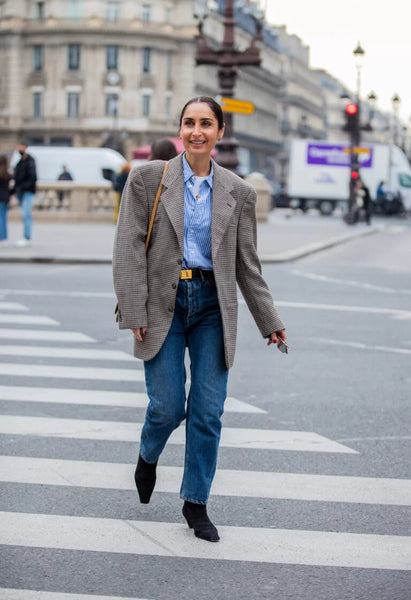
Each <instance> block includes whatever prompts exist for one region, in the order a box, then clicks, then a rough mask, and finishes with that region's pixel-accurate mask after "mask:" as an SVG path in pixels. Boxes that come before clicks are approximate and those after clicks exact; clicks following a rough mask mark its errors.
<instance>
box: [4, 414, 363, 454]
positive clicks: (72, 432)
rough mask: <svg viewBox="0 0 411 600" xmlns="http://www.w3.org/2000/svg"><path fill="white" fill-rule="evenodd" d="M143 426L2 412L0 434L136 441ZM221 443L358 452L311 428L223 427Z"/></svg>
mask: <svg viewBox="0 0 411 600" xmlns="http://www.w3.org/2000/svg"><path fill="white" fill-rule="evenodd" d="M142 425H143V424H142V423H129V422H122V421H112V422H111V421H88V420H86V419H53V418H47V417H20V416H12V415H4V416H3V417H2V419H1V422H0V434H9V435H35V436H40V437H64V438H70V439H77V440H78V439H83V440H106V441H117V442H135V441H136V439H137V438H138V437H139V435H140V433H141V428H142ZM168 443H169V444H184V443H185V429H184V427H179V428H178V429H176V430H175V431H174V432H173V433H172V435H171V437H170V438H169V440H168ZM220 446H221V447H225V448H248V449H259V450H292V451H299V452H338V453H346V454H357V452H356V450H353V449H351V448H349V447H348V446H344V445H343V444H339V443H338V442H334V441H333V440H330V439H328V438H326V437H323V436H321V435H319V434H317V433H314V432H312V431H289V430H273V429H243V428H236V427H224V428H223V430H222V434H221V442H220Z"/></svg>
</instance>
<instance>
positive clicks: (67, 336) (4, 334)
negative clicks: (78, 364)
mask: <svg viewBox="0 0 411 600" xmlns="http://www.w3.org/2000/svg"><path fill="white" fill-rule="evenodd" d="M0 339H8V340H36V341H40V340H42V341H48V342H93V343H94V342H95V341H96V340H93V338H91V337H89V336H88V335H85V334H84V333H78V332H76V331H42V330H41V329H38V330H36V329H5V328H1V327H0Z"/></svg>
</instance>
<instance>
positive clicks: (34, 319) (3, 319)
mask: <svg viewBox="0 0 411 600" xmlns="http://www.w3.org/2000/svg"><path fill="white" fill-rule="evenodd" d="M0 323H7V324H9V323H13V324H14V325H60V323H59V322H58V321H55V320H54V319H50V317H43V316H42V315H13V314H10V315H8V314H0Z"/></svg>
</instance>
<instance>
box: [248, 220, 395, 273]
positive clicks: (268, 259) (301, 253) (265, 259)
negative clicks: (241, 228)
mask: <svg viewBox="0 0 411 600" xmlns="http://www.w3.org/2000/svg"><path fill="white" fill-rule="evenodd" d="M384 229H385V227H370V228H369V229H364V230H361V231H355V232H352V233H348V234H345V235H340V236H338V237H335V238H330V239H329V240H326V241H324V242H317V243H314V244H308V245H307V246H302V247H300V248H297V249H296V250H291V251H289V252H283V253H282V254H274V255H267V254H265V255H262V256H260V261H261V263H264V264H270V263H285V262H293V261H294V260H298V259H300V258H304V257H305V256H309V255H310V254H315V253H316V252H321V251H323V250H327V249H328V248H333V247H334V246H340V245H342V244H346V243H347V242H350V241H351V240H355V239H357V238H360V237H365V236H366V235H371V234H374V233H381V231H383V230H384Z"/></svg>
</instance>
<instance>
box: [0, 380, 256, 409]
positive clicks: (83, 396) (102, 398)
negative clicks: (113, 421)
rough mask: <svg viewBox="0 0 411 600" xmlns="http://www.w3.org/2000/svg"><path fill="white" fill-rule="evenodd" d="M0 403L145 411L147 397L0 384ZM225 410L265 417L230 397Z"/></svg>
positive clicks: (132, 394)
mask: <svg viewBox="0 0 411 600" xmlns="http://www.w3.org/2000/svg"><path fill="white" fill-rule="evenodd" d="M0 400H15V401H22V402H55V403H57V404H59V403H61V404H74V405H75V404H91V405H97V406H128V407H130V408H145V407H146V406H147V403H148V396H147V394H143V393H138V392H108V391H104V390H77V389H75V388H74V389H69V388H51V387H50V388H48V387H31V386H30V387H23V386H11V385H0ZM224 410H225V412H237V413H256V414H265V412H266V411H265V410H262V409H261V408H258V407H257V406H253V405H252V404H249V403H248V402H244V401H243V400H239V399H238V398H233V397H231V396H229V397H228V398H227V399H226V401H225V407H224Z"/></svg>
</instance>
